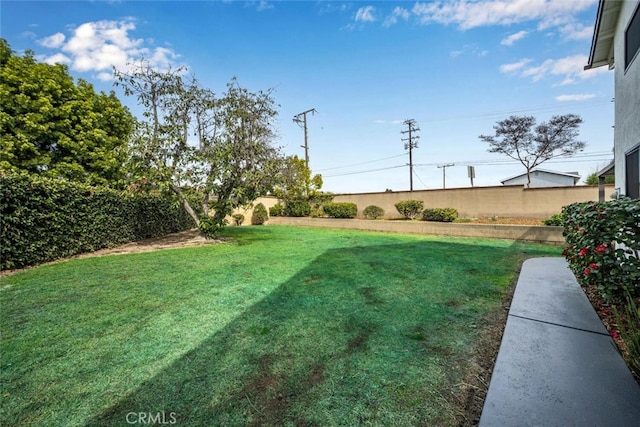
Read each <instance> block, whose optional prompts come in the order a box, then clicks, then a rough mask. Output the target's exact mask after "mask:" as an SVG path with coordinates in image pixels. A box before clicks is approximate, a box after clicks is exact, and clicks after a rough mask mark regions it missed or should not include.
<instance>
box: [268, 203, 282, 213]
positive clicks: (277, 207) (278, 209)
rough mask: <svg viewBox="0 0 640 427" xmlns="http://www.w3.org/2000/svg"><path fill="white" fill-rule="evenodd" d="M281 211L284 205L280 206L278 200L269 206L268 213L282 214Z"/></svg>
mask: <svg viewBox="0 0 640 427" xmlns="http://www.w3.org/2000/svg"><path fill="white" fill-rule="evenodd" d="M283 211H284V206H282V203H280V202H278V203H276V204H275V205H273V206H271V207H270V208H269V215H271V216H282V215H283Z"/></svg>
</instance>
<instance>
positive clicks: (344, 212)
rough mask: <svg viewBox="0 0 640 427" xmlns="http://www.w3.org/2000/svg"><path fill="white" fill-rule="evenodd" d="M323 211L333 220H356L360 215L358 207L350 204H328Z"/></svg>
mask: <svg viewBox="0 0 640 427" xmlns="http://www.w3.org/2000/svg"><path fill="white" fill-rule="evenodd" d="M323 210H324V213H325V214H326V215H328V216H330V217H331V218H355V217H356V215H357V214H358V206H357V205H356V204H355V203H349V202H332V203H326V204H325V205H324V206H323Z"/></svg>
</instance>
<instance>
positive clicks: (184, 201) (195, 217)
mask: <svg viewBox="0 0 640 427" xmlns="http://www.w3.org/2000/svg"><path fill="white" fill-rule="evenodd" d="M169 186H170V187H171V191H173V192H174V193H176V195H177V196H178V199H180V202H181V203H182V207H183V209H184V210H185V211H186V212H187V213H188V214H189V216H190V217H191V218H192V219H193V222H195V223H196V227H198V228H200V218H198V215H197V214H196V213H195V211H194V210H193V208H192V207H191V205H190V204H189V201H188V200H187V199H186V197H184V194H182V190H181V189H180V187H178V186H177V185H175V184H174V183H171V184H169Z"/></svg>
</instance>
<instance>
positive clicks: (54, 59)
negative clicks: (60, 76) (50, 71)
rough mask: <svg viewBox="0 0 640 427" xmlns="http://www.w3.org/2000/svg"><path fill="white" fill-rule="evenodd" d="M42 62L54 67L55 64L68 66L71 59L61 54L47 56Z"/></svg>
mask: <svg viewBox="0 0 640 427" xmlns="http://www.w3.org/2000/svg"><path fill="white" fill-rule="evenodd" d="M43 61H44V62H46V63H47V64H49V65H55V64H70V63H71V59H69V57H68V56H66V55H64V54H62V53H56V54H55V55H51V56H48V57H46V58H43Z"/></svg>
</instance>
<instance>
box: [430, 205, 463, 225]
mask: <svg viewBox="0 0 640 427" xmlns="http://www.w3.org/2000/svg"><path fill="white" fill-rule="evenodd" d="M456 219H458V211H457V210H456V209H454V208H433V209H425V210H424V211H423V212H422V220H423V221H437V222H453V221H455V220H456Z"/></svg>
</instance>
